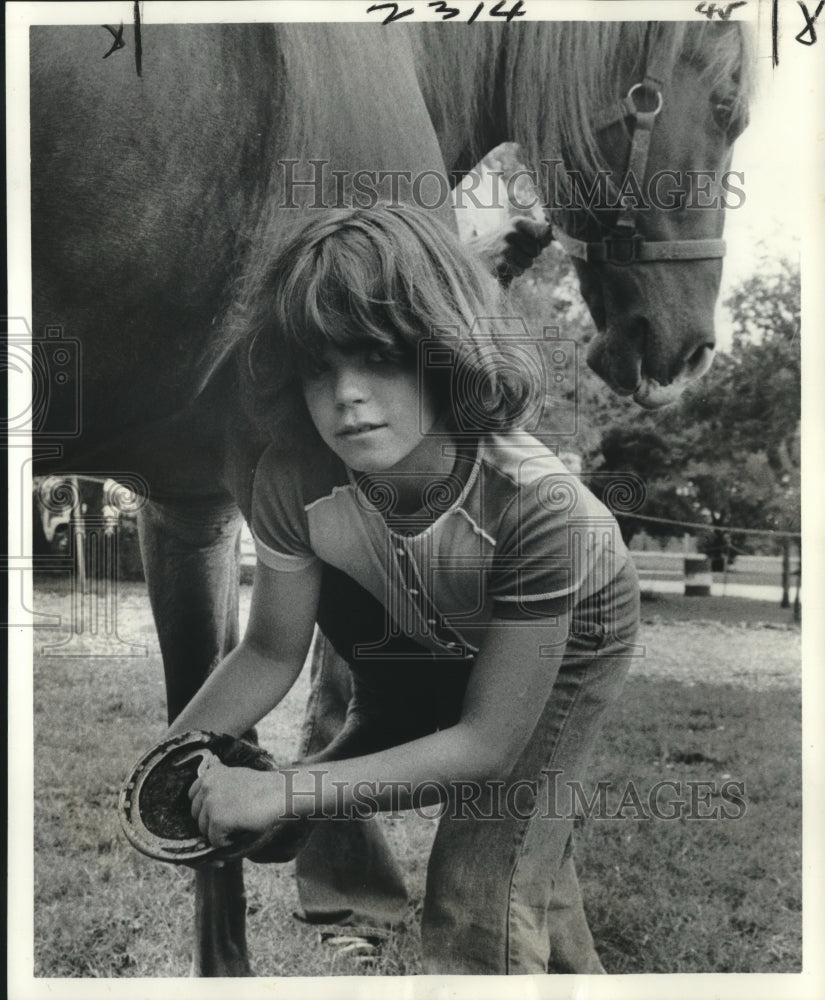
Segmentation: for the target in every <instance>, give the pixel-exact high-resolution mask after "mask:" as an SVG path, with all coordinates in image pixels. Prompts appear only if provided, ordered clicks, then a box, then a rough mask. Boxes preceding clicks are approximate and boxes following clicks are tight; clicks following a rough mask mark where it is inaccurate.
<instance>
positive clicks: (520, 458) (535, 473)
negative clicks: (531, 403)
mask: <svg viewBox="0 0 825 1000" xmlns="http://www.w3.org/2000/svg"><path fill="white" fill-rule="evenodd" d="M481 456H482V461H483V462H484V464H485V466H486V467H487V468H488V470H490V471H493V472H498V473H500V474H501V475H503V476H506V477H507V478H508V479H510V480H511V481H512V482H513V484H514V485H515V486H518V487H522V486H526V485H529V484H530V483H532V482H535V481H536V480H539V479H543V478H545V477H547V476H562V477H565V476H566V477H574V474H573V473H572V472H571V471H570V470H569V469H568V468H567V466H566V465H565V464H564V463H563V462H562V461H561V459H559V457H558V456H557V455H556V453H555V450H554V449H552V448H550V447H548V445H546V444H545V443H543V442H542V441H541V440H539V439H538V438H536V437H534V436H533V435H532V434H528V433H527V432H526V431H515V430H513V431H503V432H500V433H495V434H487V435H485V436H484V438H483V439H482V446H481ZM574 478H576V479H578V477H574Z"/></svg>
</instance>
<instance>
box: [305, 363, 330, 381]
mask: <svg viewBox="0 0 825 1000" xmlns="http://www.w3.org/2000/svg"><path fill="white" fill-rule="evenodd" d="M328 371H329V365H328V364H326V363H325V362H323V361H313V362H309V363H307V364H305V365H304V368H303V370H302V372H301V377H302V378H303V379H304V381H305V382H315V381H317V380H318V379H320V378H323V377H324V375H326V373H327V372H328Z"/></svg>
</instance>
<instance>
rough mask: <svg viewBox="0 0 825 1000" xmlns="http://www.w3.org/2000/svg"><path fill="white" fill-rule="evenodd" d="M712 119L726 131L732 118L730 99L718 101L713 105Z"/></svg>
mask: <svg viewBox="0 0 825 1000" xmlns="http://www.w3.org/2000/svg"><path fill="white" fill-rule="evenodd" d="M713 120H714V122H716V124H717V126H718V127H719V128H720V129H722V131H723V132H727V131H728V129H730V127H731V122H732V120H733V103H732V102H731V101H719V102H718V103H717V104H714V105H713Z"/></svg>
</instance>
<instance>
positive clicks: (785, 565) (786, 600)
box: [779, 538, 791, 608]
mask: <svg viewBox="0 0 825 1000" xmlns="http://www.w3.org/2000/svg"><path fill="white" fill-rule="evenodd" d="M779 606H780V608H789V607H790V606H791V540H790V538H783V539H782V602H781V603H780V605H779Z"/></svg>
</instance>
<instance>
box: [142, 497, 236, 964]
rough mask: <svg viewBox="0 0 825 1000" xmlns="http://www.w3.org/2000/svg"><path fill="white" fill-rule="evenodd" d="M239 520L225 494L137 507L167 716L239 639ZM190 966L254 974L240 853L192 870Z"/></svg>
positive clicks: (175, 712) (176, 712)
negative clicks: (218, 864) (219, 864)
mask: <svg viewBox="0 0 825 1000" xmlns="http://www.w3.org/2000/svg"><path fill="white" fill-rule="evenodd" d="M242 523H243V519H242V518H241V515H240V513H239V511H238V509H237V507H236V506H235V505H234V504H231V503H227V502H226V501H223V500H213V501H204V500H195V501H177V500H176V501H174V502H166V501H164V502H158V501H151V502H150V503H148V504H147V505H146V506H145V508H144V509H143V510H142V511H141V515H140V521H139V532H140V548H141V555H142V557H143V565H144V570H145V573H146V582H147V585H148V589H149V598H150V601H151V605H152V613H153V615H154V619H155V624H156V626H157V632H158V639H159V641H160V648H161V653H162V654H163V669H164V674H165V677H166V699H167V709H168V716H169V720H170V721H171V720H173V719H174V718H175V717H176V716H177V715H179V714H180V712H181V710H182V709H183V707H184V706H185V705H186V704H187V702H188V701H189V700H190V699H191V698H192V696H193V695H194V694H195V692H196V691H197V690H198V688H199V687H200V686H201V684H202V683H203V681H204V679H205V678H206V676H207V674H208V673H209V672H210V671H211V670H212V669H213V668H214V667H215V666H216V665H217V664H218V663H219V662H220V661H221V660H222V659H223V657H224V656H226V654H227V653H228V652H229V651H230V650H231V649H232V648H233V646H235V645H236V644H237V642H238V638H239V624H238V589H239V572H240V531H241V525H242ZM193 974H194V975H197V976H250V975H252V972H251V968H250V965H249V958H248V955H247V950H246V897H245V895H244V885H243V870H242V862H241V861H231V862H227V863H226V864H225V865H223V866H222V867H215V866H207V867H204V868H201V869H198V870H196V871H195V949H194V957H193Z"/></svg>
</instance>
